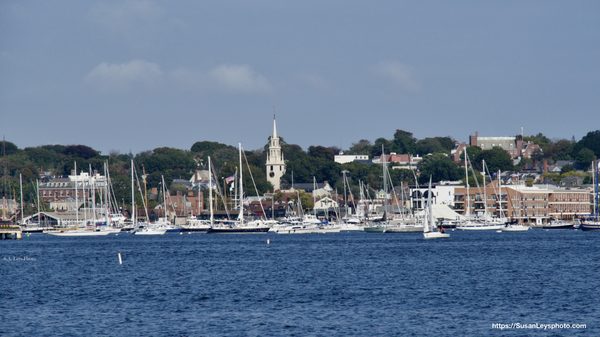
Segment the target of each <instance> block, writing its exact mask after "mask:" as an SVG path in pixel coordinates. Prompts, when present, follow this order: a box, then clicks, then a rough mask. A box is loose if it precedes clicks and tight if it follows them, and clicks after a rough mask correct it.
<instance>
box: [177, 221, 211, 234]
mask: <svg viewBox="0 0 600 337" xmlns="http://www.w3.org/2000/svg"><path fill="white" fill-rule="evenodd" d="M209 229H210V220H201V219H197V218H195V217H189V218H188V219H187V220H186V222H185V225H183V226H181V231H182V232H203V233H206V232H208V230H209Z"/></svg>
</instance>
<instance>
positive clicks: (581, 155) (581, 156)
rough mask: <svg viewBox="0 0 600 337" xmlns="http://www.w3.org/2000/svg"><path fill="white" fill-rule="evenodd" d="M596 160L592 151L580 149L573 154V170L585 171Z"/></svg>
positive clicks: (585, 148)
mask: <svg viewBox="0 0 600 337" xmlns="http://www.w3.org/2000/svg"><path fill="white" fill-rule="evenodd" d="M595 159H596V156H595V155H594V151H592V150H590V149H588V148H587V147H584V148H582V149H581V150H579V152H577V154H575V168H577V169H579V170H587V169H589V168H590V166H591V164H592V161H593V160H595Z"/></svg>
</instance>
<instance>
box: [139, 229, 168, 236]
mask: <svg viewBox="0 0 600 337" xmlns="http://www.w3.org/2000/svg"><path fill="white" fill-rule="evenodd" d="M165 233H167V230H166V229H149V230H139V231H135V232H134V233H133V234H134V235H165Z"/></svg>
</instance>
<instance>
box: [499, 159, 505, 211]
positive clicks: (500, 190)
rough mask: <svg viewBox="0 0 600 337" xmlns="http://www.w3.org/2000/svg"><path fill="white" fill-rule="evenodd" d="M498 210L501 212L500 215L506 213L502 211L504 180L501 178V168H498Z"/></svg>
mask: <svg viewBox="0 0 600 337" xmlns="http://www.w3.org/2000/svg"><path fill="white" fill-rule="evenodd" d="M498 212H499V213H500V217H501V218H503V217H504V214H503V213H502V181H501V180H500V170H498Z"/></svg>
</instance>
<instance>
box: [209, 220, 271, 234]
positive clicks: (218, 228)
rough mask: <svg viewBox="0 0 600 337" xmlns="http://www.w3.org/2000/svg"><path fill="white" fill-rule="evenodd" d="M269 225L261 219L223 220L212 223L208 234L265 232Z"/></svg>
mask: <svg viewBox="0 0 600 337" xmlns="http://www.w3.org/2000/svg"><path fill="white" fill-rule="evenodd" d="M269 229H270V228H269V226H267V225H265V224H264V223H263V222H262V221H249V222H239V221H234V220H225V221H220V222H215V223H214V225H213V226H212V227H211V228H209V229H208V231H207V233H209V234H211V233H212V234H216V233H220V234H257V233H266V232H268V231H269Z"/></svg>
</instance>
